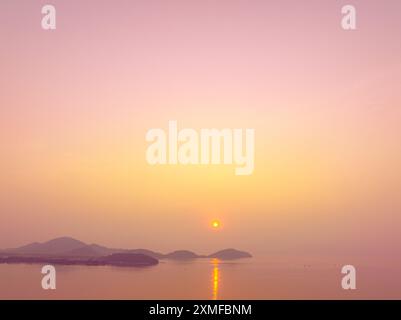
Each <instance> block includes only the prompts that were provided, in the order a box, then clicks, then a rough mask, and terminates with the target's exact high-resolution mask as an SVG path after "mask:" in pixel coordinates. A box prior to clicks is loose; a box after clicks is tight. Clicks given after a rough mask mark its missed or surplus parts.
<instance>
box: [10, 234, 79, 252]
mask: <svg viewBox="0 0 401 320" xmlns="http://www.w3.org/2000/svg"><path fill="white" fill-rule="evenodd" d="M83 246H86V244H85V243H84V242H82V241H79V240H76V239H73V238H70V237H60V238H56V239H53V240H50V241H47V242H44V243H39V242H34V243H30V244H27V245H25V246H22V247H19V248H15V249H8V250H6V251H7V252H13V253H20V254H58V253H61V252H66V251H72V250H76V249H79V248H81V247H83Z"/></svg>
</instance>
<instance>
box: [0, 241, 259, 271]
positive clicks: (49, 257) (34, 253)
mask: <svg viewBox="0 0 401 320" xmlns="http://www.w3.org/2000/svg"><path fill="white" fill-rule="evenodd" d="M250 257H252V256H251V254H249V253H248V252H245V251H239V250H236V249H225V250H221V251H218V252H215V253H213V254H210V255H198V254H196V253H194V252H192V251H188V250H177V251H173V252H170V253H167V254H163V253H160V252H155V251H151V250H147V249H116V248H108V247H104V246H100V245H98V244H86V243H84V242H82V241H79V240H76V239H73V238H70V237H61V238H56V239H53V240H50V241H47V242H44V243H39V242H34V243H31V244H27V245H25V246H22V247H18V248H14V249H6V250H1V251H0V263H50V264H64V265H98V266H100V265H112V266H151V265H156V264H158V263H159V260H160V259H172V260H190V259H198V258H216V259H221V260H233V259H242V258H250Z"/></svg>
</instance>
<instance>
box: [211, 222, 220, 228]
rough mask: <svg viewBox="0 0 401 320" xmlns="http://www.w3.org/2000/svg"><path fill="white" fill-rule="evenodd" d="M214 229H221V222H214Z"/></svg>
mask: <svg viewBox="0 0 401 320" xmlns="http://www.w3.org/2000/svg"><path fill="white" fill-rule="evenodd" d="M212 227H213V228H215V229H217V228H219V227H220V221H219V220H213V221H212Z"/></svg>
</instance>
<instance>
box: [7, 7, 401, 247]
mask: <svg viewBox="0 0 401 320" xmlns="http://www.w3.org/2000/svg"><path fill="white" fill-rule="evenodd" d="M47 3H49V1H19V0H18V1H14V0H13V1H11V0H3V1H1V3H0V21H1V28H0V38H1V39H2V50H0V67H1V68H0V70H1V74H2V76H1V77H0V88H1V93H0V143H1V145H2V148H1V151H0V168H1V173H0V247H11V246H17V245H21V244H23V243H26V242H32V241H44V240H47V239H50V238H52V237H56V236H61V235H70V236H73V237H76V238H79V239H81V240H84V241H88V242H97V243H101V244H105V245H113V246H119V247H148V248H150V249H158V250H162V251H163V250H170V249H178V248H182V247H186V248H188V249H193V250H198V251H201V252H207V251H210V250H214V249H220V248H224V247H227V246H229V247H238V248H240V249H241V248H242V249H247V250H249V251H253V252H255V251H256V252H266V253H268V252H269V251H270V250H274V251H275V252H280V251H283V252H284V251H290V252H295V251H297V252H298V251H299V252H327V251H330V252H339V253H343V252H349V251H351V252H359V253H363V254H367V253H373V252H375V253H376V252H384V253H389V252H391V251H392V250H393V246H394V245H397V246H398V248H399V244H400V238H399V233H400V228H399V225H400V223H401V200H400V199H401V197H400V190H401V166H400V163H401V162H400V161H401V147H400V136H401V91H400V85H401V58H400V57H401V19H400V15H401V2H400V1H398V0H394V1H378V0H374V1H373V0H364V1H288V0H284V1H245V0H244V1H237V0H230V1H228V0H227V1H226V0H220V1H211V0H205V1H188V0H187V1H183V0H181V1H177V0H171V1H162V0H159V1H154V0H150V1H102V2H99V1H90V0H86V1H77V0H74V1H72V0H70V1H61V0H59V1H56V0H53V1H51V3H52V4H53V5H54V6H55V7H56V10H57V29H56V30H55V31H44V30H42V29H41V24H40V21H41V17H42V15H41V6H42V5H44V4H47ZM349 3H352V4H353V5H354V6H355V7H356V9H357V30H356V31H344V30H343V29H341V25H340V21H341V7H342V6H343V5H345V4H349ZM169 120H177V121H178V124H179V126H181V127H193V128H212V127H216V128H224V127H230V128H231V127H232V128H234V127H240V128H248V127H249V128H255V130H256V158H255V166H256V167H255V172H254V174H253V175H252V176H250V177H236V176H233V174H232V172H233V169H232V168H226V167H223V166H217V167H210V168H199V167H180V166H178V167H151V166H149V165H148V164H147V163H146V161H145V151H146V146H147V145H146V142H145V138H144V137H145V133H146V131H147V130H148V129H150V128H156V127H162V128H167V124H168V121H169ZM213 218H219V219H221V221H222V226H223V228H222V229H221V231H219V232H213V231H212V230H210V228H209V222H210V220H211V219H213ZM272 244H274V246H273V249H272Z"/></svg>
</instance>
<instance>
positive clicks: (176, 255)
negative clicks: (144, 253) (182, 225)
mask: <svg viewBox="0 0 401 320" xmlns="http://www.w3.org/2000/svg"><path fill="white" fill-rule="evenodd" d="M164 257H165V258H166V259H176V260H186V259H196V258H200V257H201V256H198V255H197V254H196V253H194V252H192V251H188V250H177V251H173V252H170V253H168V254H166V255H165V256H164Z"/></svg>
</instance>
